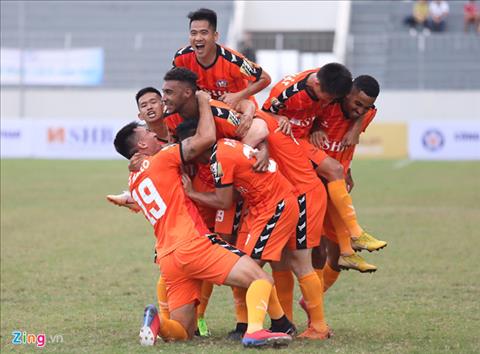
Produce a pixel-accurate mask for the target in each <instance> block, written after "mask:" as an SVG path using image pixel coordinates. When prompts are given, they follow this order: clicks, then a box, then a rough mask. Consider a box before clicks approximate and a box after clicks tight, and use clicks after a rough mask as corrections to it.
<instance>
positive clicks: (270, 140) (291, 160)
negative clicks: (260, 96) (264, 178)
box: [255, 110, 323, 195]
mask: <svg viewBox="0 0 480 354" xmlns="http://www.w3.org/2000/svg"><path fill="white" fill-rule="evenodd" d="M255 117H257V118H261V119H263V120H264V121H265V122H266V123H267V126H268V131H269V135H268V136H267V144H268V151H269V153H270V156H271V157H272V158H273V159H274V160H275V161H276V162H277V163H278V168H279V170H280V172H281V173H282V174H283V175H284V176H285V177H286V178H287V179H288V181H289V182H290V183H291V184H292V185H293V186H294V187H295V189H296V195H300V194H303V193H306V192H308V191H311V190H312V189H314V188H320V187H321V188H323V186H322V183H321V181H320V179H319V178H318V177H317V173H316V172H315V170H314V169H313V167H312V164H311V163H310V160H309V159H308V158H307V157H306V155H305V153H304V151H303V149H302V148H301V147H300V146H299V145H297V144H296V143H295V141H294V140H293V139H292V137H290V136H287V135H285V134H283V133H282V132H275V130H276V129H277V128H278V123H277V120H276V119H275V118H273V117H272V116H271V115H270V114H268V113H266V112H262V111H260V110H257V112H256V114H255Z"/></svg>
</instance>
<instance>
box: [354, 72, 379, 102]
mask: <svg viewBox="0 0 480 354" xmlns="http://www.w3.org/2000/svg"><path fill="white" fill-rule="evenodd" d="M353 87H355V88H357V89H359V90H360V91H363V92H365V94H366V95H367V96H368V97H375V98H376V97H378V94H379V93H380V85H379V84H378V81H377V80H375V78H374V77H372V76H370V75H360V76H357V77H356V78H355V80H353Z"/></svg>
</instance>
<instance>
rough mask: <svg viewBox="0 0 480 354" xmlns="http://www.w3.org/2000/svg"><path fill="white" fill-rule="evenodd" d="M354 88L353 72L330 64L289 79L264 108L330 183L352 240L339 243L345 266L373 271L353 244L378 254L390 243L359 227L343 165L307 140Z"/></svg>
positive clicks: (331, 194)
mask: <svg viewBox="0 0 480 354" xmlns="http://www.w3.org/2000/svg"><path fill="white" fill-rule="evenodd" d="M351 87H352V76H351V74H350V71H349V70H348V69H347V68H346V67H345V66H343V65H341V64H338V63H330V64H327V65H324V66H323V67H321V68H320V69H313V70H307V71H304V72H302V73H299V74H296V75H290V76H287V77H285V78H284V79H283V80H282V81H280V82H279V83H278V84H276V85H275V86H274V87H273V89H272V90H271V92H270V96H269V98H268V99H267V101H266V102H265V103H264V105H263V107H262V108H263V110H265V111H268V112H271V113H273V114H275V115H276V117H277V119H278V120H279V126H280V129H281V131H282V132H284V133H285V134H287V135H292V136H293V137H294V139H296V140H297V141H298V143H299V144H300V146H301V147H302V148H303V149H304V151H305V154H306V155H307V156H308V157H309V158H310V160H311V161H312V163H313V164H314V166H315V169H316V171H317V174H318V175H319V177H323V178H325V179H326V180H327V182H328V183H327V190H328V195H329V200H330V202H331V204H332V205H333V206H334V207H335V209H336V210H337V212H338V214H339V216H340V217H341V218H342V220H343V222H344V223H345V225H346V226H347V228H348V230H349V235H348V237H344V238H343V239H342V241H340V240H339V243H340V248H341V257H342V260H343V264H344V265H345V267H348V268H352V269H357V270H360V271H369V270H370V269H369V268H370V266H371V265H369V264H368V263H367V262H365V260H364V259H363V258H362V257H361V256H359V255H357V254H355V252H354V251H353V249H352V247H351V246H350V243H352V244H353V245H354V247H355V248H359V249H360V248H361V249H368V250H378V249H381V248H383V247H385V246H386V242H384V241H379V240H377V239H375V238H374V237H373V236H371V235H369V234H368V233H366V232H365V231H364V230H363V229H362V227H361V226H360V225H359V224H358V221H357V217H356V213H355V209H354V207H353V203H352V198H351V197H350V195H349V194H348V191H347V187H346V183H345V178H344V174H343V167H342V165H341V164H340V163H339V162H338V161H336V160H335V159H333V158H331V157H329V156H328V155H327V154H326V153H325V152H324V151H323V150H320V149H317V148H315V146H314V145H313V144H311V143H310V142H309V141H308V139H307V138H308V133H309V131H310V129H311V127H312V124H313V122H314V120H315V118H316V117H317V116H318V115H320V114H321V113H322V111H323V110H325V109H326V108H327V107H328V105H329V104H330V103H331V102H332V101H333V100H335V99H338V98H341V97H344V96H346V95H347V94H348V93H349V92H350V89H351ZM339 236H340V235H339ZM341 236H344V235H343V234H342V235H341Z"/></svg>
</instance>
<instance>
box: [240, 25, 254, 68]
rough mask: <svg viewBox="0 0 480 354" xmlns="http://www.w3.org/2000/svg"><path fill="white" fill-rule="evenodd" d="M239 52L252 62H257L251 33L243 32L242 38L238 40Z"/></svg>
mask: <svg viewBox="0 0 480 354" xmlns="http://www.w3.org/2000/svg"><path fill="white" fill-rule="evenodd" d="M240 53H242V54H243V55H245V56H246V57H247V59H248V60H250V61H253V62H254V63H256V62H257V54H256V53H255V48H254V47H253V41H252V35H251V34H250V33H248V32H247V33H245V34H244V36H243V40H242V41H241V42H240Z"/></svg>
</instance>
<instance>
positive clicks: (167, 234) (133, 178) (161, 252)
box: [128, 144, 209, 262]
mask: <svg viewBox="0 0 480 354" xmlns="http://www.w3.org/2000/svg"><path fill="white" fill-rule="evenodd" d="M180 149H181V147H180V145H179V144H173V145H169V146H166V147H164V148H163V149H162V150H161V151H160V152H158V153H157V154H155V155H154V156H151V157H149V158H148V159H146V160H145V161H144V162H143V164H142V167H141V169H140V171H138V172H135V173H131V174H130V177H129V180H128V185H129V188H130V192H131V194H132V197H133V199H134V200H135V201H136V202H137V204H138V205H139V206H140V207H141V209H142V211H143V214H144V215H145V217H146V218H147V220H148V221H150V223H151V224H152V226H153V228H154V230H155V235H156V237H157V242H156V245H155V250H156V254H157V262H158V260H159V259H161V258H162V257H164V256H166V255H168V254H169V253H170V252H173V251H174V250H175V249H176V248H177V247H179V246H180V245H182V244H184V243H186V242H188V241H190V240H192V238H195V237H203V236H204V235H205V234H208V233H209V231H208V229H207V226H206V225H205V223H204V221H203V220H202V218H201V216H200V214H199V212H198V210H197V207H196V206H195V204H194V203H193V202H192V201H191V200H190V199H189V198H188V197H187V196H186V195H185V191H184V189H183V185H182V179H181V170H180V166H181V165H182V163H183V161H182V156H181V150H180Z"/></svg>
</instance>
